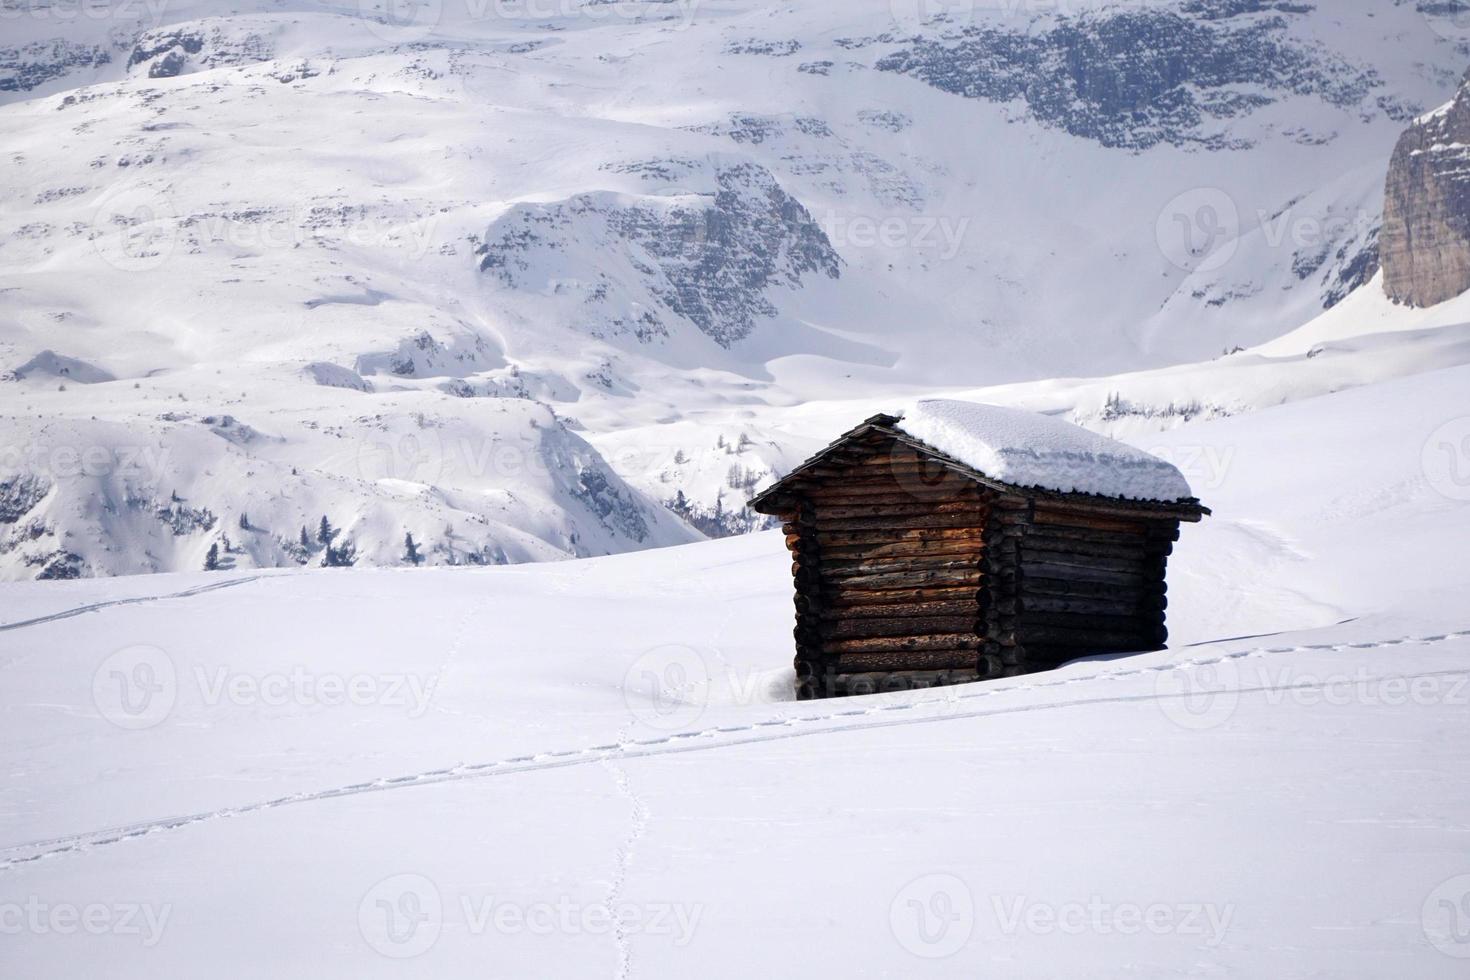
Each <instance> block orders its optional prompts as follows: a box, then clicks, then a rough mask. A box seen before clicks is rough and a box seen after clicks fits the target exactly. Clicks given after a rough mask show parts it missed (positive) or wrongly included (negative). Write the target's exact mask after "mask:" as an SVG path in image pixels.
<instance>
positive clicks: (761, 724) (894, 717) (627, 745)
mask: <svg viewBox="0 0 1470 980" xmlns="http://www.w3.org/2000/svg"><path fill="white" fill-rule="evenodd" d="M238 581H243V580H237V582H236V583H234V584H238ZM160 598H163V597H160ZM1454 640H1470V629H1467V630H1459V631H1455V632H1448V633H1437V634H1434V635H1430V636H1404V637H1398V638H1394V639H1386V640H1375V641H1370V642H1357V643H1318V644H1303V645H1298V646H1279V647H1257V648H1253V649H1250V650H1242V651H1238V652H1235V653H1227V654H1222V655H1220V656H1217V657H1202V658H1198V659H1193V660H1185V661H1179V662H1175V663H1168V664H1156V665H1151V666H1148V667H1133V668H1128V669H1124V670H1111V671H1100V672H1098V673H1095V674H1089V675H1086V676H1080V677H1070V678H1066V679H1063V680H1051V681H1040V682H1037V683H1033V684H1022V685H1016V686H1011V687H1004V688H984V687H980V688H977V689H974V690H969V689H964V688H950V689H947V693H946V695H945V696H943V697H923V698H915V699H913V700H908V701H902V702H898V703H879V704H869V705H863V706H857V705H856V703H855V702H849V703H853V704H854V706H853V707H851V708H846V709H844V710H838V711H831V712H826V713H823V714H815V715H802V716H798V717H791V718H766V719H763V720H760V721H756V722H751V723H749V724H743V725H723V726H713V727H709V728H703V729H697V730H692V731H684V732H675V733H673V734H669V735H665V736H661V737H658V738H652V739H644V740H636V739H635V740H629V741H623V742H618V743H611V744H602V745H594V746H588V747H583V748H576V749H563V750H556V751H546V752H539V753H534V754H531V755H519V756H515V757H512V758H509V759H501V760H496V761H491V762H478V763H460V764H457V765H454V766H450V767H447V768H443V769H434V770H429V771H427V772H421V773H415V774H409V775H403V776H393V777H384V778H381V779H376V780H372V781H369V782H359V783H352V784H350V785H347V786H340V787H336V788H333V789H326V790H318V791H314V792H307V793H296V794H293V795H290V796H282V797H277V798H275V799H272V800H266V801H262V802H258V803H250V804H245V805H242V806H234V807H225V808H223V809H219V810H210V811H206V812H201V813H193V814H187V815H183V816H175V817H167V818H162V819H158V820H151V821H146V822H143V823H135V824H131V825H128V826H124V827H113V828H106V829H102V830H95V831H88V832H85V833H80V834H71V835H67V836H63V837H53V838H49V839H45V840H34V841H23V842H19V843H15V844H7V845H3V846H0V852H25V851H33V852H34V853H29V854H22V855H20V856H17V857H11V858H7V859H6V860H4V861H0V872H4V871H8V870H10V869H12V868H15V867H17V866H20V865H24V864H28V863H31V862H34V861H40V860H42V859H45V858H53V857H59V856H61V855H65V854H74V853H83V852H86V851H89V850H91V849H93V848H96V847H104V846H108V845H111V844H118V843H122V842H123V841H126V840H133V839H136V838H141V837H146V836H149V835H151V834H156V833H161V832H164V831H171V830H178V829H180V828H183V827H188V826H191V825H193V824H198V823H203V822H205V821H209V820H214V819H222V818H229V817H238V816H244V815H246V814H250V813H256V812H259V811H262V810H271V809H275V808H277V807H283V806H291V805H294V804H301V803H312V802H317V801H321V800H331V799H337V798H339V797H346V796H356V795H359V794H363V793H377V792H383V791H386V790H393V789H403V788H407V787H411V786H428V785H435V784H439V783H448V782H458V781H461V780H468V779H478V778H483V777H490V776H508V775H515V774H520V773H527V772H539V771H542V770H548V769H560V768H566V767H571V766H584V765H589V764H592V763H601V762H610V763H614V764H616V763H620V762H624V761H627V760H631V759H641V758H648V757H652V756H660V755H673V754H676V753H685V752H704V751H709V750H713V749H721V748H730V747H734V746H740V745H751V744H755V743H759V742H774V741H780V740H784V739H792V738H805V737H807V736H812V735H828V734H839V733H842V732H855V731H864V730H869V729H878V728H889V727H895V726H903V725H919V724H928V723H932V722H943V721H958V720H961V719H968V718H982V717H993V716H999V715H1008V714H1019V713H1023V712H1033V711H1045V710H1051V709H1058V708H1074V707H1081V706H1086V705H1097V704H1117V703H1128V702H1142V701H1167V700H1176V699H1184V698H1190V697H1193V696H1195V694H1194V692H1192V691H1186V692H1183V693H1178V694H1174V693H1159V692H1157V691H1154V692H1149V693H1140V694H1125V695H1114V696H1104V697H1089V698H1077V699H1073V700H1068V701H1053V702H1046V703H1042V704H1022V705H1013V706H997V707H987V708H977V709H974V710H960V709H959V706H960V705H963V704H965V703H966V702H979V701H984V700H986V699H990V698H997V697H1005V696H1008V695H1015V694H1020V693H1026V692H1033V691H1040V690H1049V689H1055V688H1063V687H1069V686H1073V685H1077V684H1087V683H1092V682H1097V681H1113V680H1118V679H1122V678H1128V677H1138V676H1144V675H1149V674H1161V673H1167V672H1170V671H1176V670H1188V669H1194V668H1201V667H1210V666H1213V665H1217V664H1222V663H1226V662H1231V661H1238V660H1244V659H1248V658H1254V657H1266V656H1273V655H1283V654H1291V653H1305V652H1309V651H1344V650H1363V649H1381V648H1386V647H1393V646H1401V645H1409V644H1422V645H1432V644H1440V643H1447V642H1450V641H1454ZM1462 675H1463V676H1470V665H1467V666H1466V667H1464V668H1456V669H1451V670H1437V671H1425V672H1421V673H1415V674H1402V675H1396V676H1397V677H1400V678H1402V679H1404V680H1415V679H1418V678H1431V677H1451V676H1462ZM1329 683H1331V682H1330V681H1328V682H1324V681H1322V680H1311V681H1304V682H1301V683H1296V684H1279V685H1261V686H1255V687H1239V688H1233V689H1231V690H1232V691H1233V692H1234V693H1236V694H1254V693H1270V692H1285V691H1297V690H1312V689H1317V688H1323V687H1325V686H1327V684H1329ZM1222 693H1224V692H1222ZM925 709H930V710H931V713H927V714H926V713H923V712H924V710H925ZM632 802H633V804H634V808H635V814H634V819H635V822H636V820H637V819H638V814H637V812H636V811H637V809H638V807H639V804H638V801H637V800H636V798H634V799H633V800H632ZM633 836H634V839H636V831H635V833H634V835H633ZM626 843H627V844H631V843H632V841H629V842H626Z"/></svg>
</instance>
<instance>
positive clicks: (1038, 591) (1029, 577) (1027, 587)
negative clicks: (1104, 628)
mask: <svg viewBox="0 0 1470 980" xmlns="http://www.w3.org/2000/svg"><path fill="white" fill-rule="evenodd" d="M1016 584H1017V585H1018V586H1019V591H1018V594H1019V595H1021V596H1023V597H1026V598H1029V597H1031V596H1052V597H1059V598H1076V599H1098V598H1102V599H1114V598H1117V597H1118V596H1119V595H1120V594H1122V595H1127V596H1128V597H1129V598H1131V599H1134V600H1135V601H1138V602H1143V601H1146V600H1147V599H1148V598H1149V597H1151V596H1163V595H1164V594H1165V592H1166V591H1167V590H1168V586H1167V585H1166V584H1165V583H1164V581H1163V580H1162V579H1159V580H1158V581H1154V582H1149V583H1147V584H1146V587H1139V586H1138V583H1137V581H1130V582H1128V583H1126V584H1127V585H1128V586H1129V587H1128V588H1126V589H1123V590H1121V591H1120V590H1119V588H1118V585H1117V583H1114V582H1092V581H1082V580H1080V579H1076V578H1054V577H1051V576H1046V575H1039V574H1037V573H1036V570H1035V569H1034V568H1030V567H1028V568H1027V570H1026V575H1025V577H1024V578H1022V579H1021V580H1020V581H1019V582H1018V583H1016Z"/></svg>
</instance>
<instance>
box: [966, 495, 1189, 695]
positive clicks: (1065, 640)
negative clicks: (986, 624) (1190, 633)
mask: <svg viewBox="0 0 1470 980" xmlns="http://www.w3.org/2000/svg"><path fill="white" fill-rule="evenodd" d="M994 533H995V535H996V537H998V538H999V539H1000V540H1001V541H1002V542H1004V544H1003V545H1001V547H1002V548H1004V549H1006V551H1007V553H1010V554H1013V555H1014V559H1013V560H1014V563H1015V571H1014V572H1012V571H1006V572H1004V573H1003V574H1005V575H1007V576H1008V581H1013V582H1014V593H1015V594H1014V596H1013V599H1012V601H1010V602H1009V603H1008V604H1007V605H1006V609H1007V610H1009V611H1011V612H1012V613H1013V614H1014V615H1013V616H1012V618H1011V619H1010V621H1008V622H1007V621H1003V620H993V625H994V627H995V633H994V634H993V637H994V639H995V640H996V642H998V643H999V644H1001V645H1003V646H1009V647H1013V648H1019V649H1020V650H1021V654H1022V659H1023V660H1024V663H1025V664H1026V666H1027V668H1028V669H1031V670H1043V669H1048V668H1051V667H1055V666H1057V665H1058V664H1060V663H1063V662H1065V661H1067V660H1071V659H1074V658H1076V657H1079V656H1084V655H1086V654H1089V653H1099V652H1119V653H1121V652H1132V651H1140V650H1155V649H1158V648H1160V647H1162V646H1163V645H1164V643H1165V641H1166V640H1167V638H1168V631H1167V630H1166V629H1165V627H1164V610H1165V607H1166V606H1167V604H1168V599H1167V596H1166V592H1167V585H1166V580H1165V568H1166V564H1167V561H1168V556H1169V554H1170V553H1171V552H1172V551H1173V547H1174V542H1175V541H1176V540H1178V538H1179V521H1178V520H1177V519H1171V518H1162V517H1159V516H1157V515H1153V514H1150V513H1148V512H1147V511H1138V512H1133V513H1130V512H1129V511H1128V510H1127V509H1126V508H1118V509H1116V510H1112V511H1109V510H1107V509H1103V508H1089V507H1086V506H1079V505H1075V504H1068V503H1066V502H1062V501H1051V502H1046V503H1038V504H1036V505H1034V506H1032V507H1028V508H1025V509H1023V510H1017V511H1010V512H1006V515H1005V518H1004V519H1003V520H1002V521H1000V522H998V526H997V528H996V529H995V532H994Z"/></svg>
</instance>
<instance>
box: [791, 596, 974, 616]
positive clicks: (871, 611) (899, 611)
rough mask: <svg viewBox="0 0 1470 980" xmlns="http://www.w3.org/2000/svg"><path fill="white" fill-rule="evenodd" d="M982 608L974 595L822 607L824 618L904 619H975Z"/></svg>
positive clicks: (821, 613) (821, 614)
mask: <svg viewBox="0 0 1470 980" xmlns="http://www.w3.org/2000/svg"><path fill="white" fill-rule="evenodd" d="M979 610H980V603H979V600H978V599H976V598H975V597H974V596H970V597H969V598H968V599H958V600H951V601H939V602H875V603H871V604H867V605H864V604H854V605H847V606H845V607H843V608H840V609H836V608H827V609H822V610H821V611H820V613H819V615H820V618H821V619H823V620H848V619H903V618H909V617H925V616H968V617H970V618H971V619H974V618H976V617H977V616H978V614H979Z"/></svg>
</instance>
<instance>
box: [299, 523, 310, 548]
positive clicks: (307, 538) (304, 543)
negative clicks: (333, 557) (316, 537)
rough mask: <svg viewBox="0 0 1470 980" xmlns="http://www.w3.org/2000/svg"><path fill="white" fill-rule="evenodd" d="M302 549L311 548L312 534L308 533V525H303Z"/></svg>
mask: <svg viewBox="0 0 1470 980" xmlns="http://www.w3.org/2000/svg"><path fill="white" fill-rule="evenodd" d="M301 550H302V551H310V550H311V536H310V535H308V534H307V533H306V525H305V524H303V525H301Z"/></svg>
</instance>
